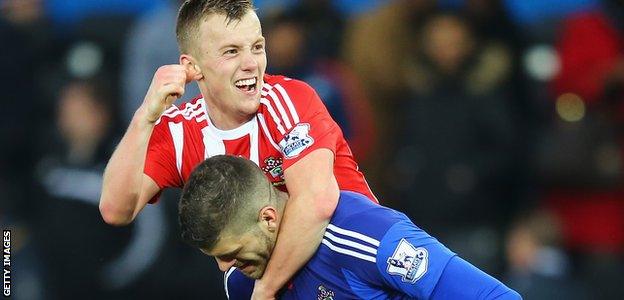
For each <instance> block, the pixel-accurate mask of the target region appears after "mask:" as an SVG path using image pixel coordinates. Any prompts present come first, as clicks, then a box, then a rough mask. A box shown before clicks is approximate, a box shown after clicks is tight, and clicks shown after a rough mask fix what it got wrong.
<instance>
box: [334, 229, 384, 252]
mask: <svg viewBox="0 0 624 300" xmlns="http://www.w3.org/2000/svg"><path fill="white" fill-rule="evenodd" d="M325 237H327V238H328V239H330V240H331V241H332V242H334V243H336V244H342V245H345V246H349V247H352V248H356V249H360V250H362V251H364V252H368V253H370V254H373V255H377V249H375V248H372V247H369V246H365V245H362V244H359V243H356V242H354V241H350V240H346V239H342V238H339V237H337V236H335V235H333V234H331V232H327V231H326V232H325Z"/></svg>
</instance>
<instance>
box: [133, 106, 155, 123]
mask: <svg viewBox="0 0 624 300" xmlns="http://www.w3.org/2000/svg"><path fill="white" fill-rule="evenodd" d="M158 118H159V117H156V118H154V116H150V114H149V113H148V111H147V108H146V107H145V106H144V105H141V106H139V108H138V109H137V110H136V111H135V112H134V116H133V117H132V119H133V122H134V123H136V124H137V125H139V126H149V127H151V126H154V125H155V124H156V121H158Z"/></svg>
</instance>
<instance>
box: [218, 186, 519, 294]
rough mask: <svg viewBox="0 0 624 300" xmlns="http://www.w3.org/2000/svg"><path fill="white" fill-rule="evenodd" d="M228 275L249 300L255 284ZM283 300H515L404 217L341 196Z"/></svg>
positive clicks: (232, 289)
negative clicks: (314, 249)
mask: <svg viewBox="0 0 624 300" xmlns="http://www.w3.org/2000/svg"><path fill="white" fill-rule="evenodd" d="M228 273H229V274H227V273H226V291H227V293H228V296H229V297H230V299H249V298H250V296H251V291H252V290H253V280H250V279H247V278H246V277H244V275H242V273H240V272H238V271H233V272H228ZM279 297H280V299H324V300H329V299H334V300H337V299H518V298H520V297H519V295H518V294H517V293H515V292H514V291H512V290H510V289H509V288H507V287H506V286H504V285H503V284H502V283H500V282H499V281H498V280H496V279H494V278H493V277H491V276H489V275H487V274H485V273H484V272H482V271H481V270H479V269H477V268H476V267H474V266H472V265H470V264H469V263H467V262H466V261H464V260H463V259H461V258H460V257H458V256H457V255H456V254H455V253H453V252H452V251H451V250H449V249H448V248H446V247H445V246H444V245H442V244H441V243H440V242H438V240H436V239H435V238H433V237H432V236H430V235H429V234H427V233H426V232H424V231H423V230H422V229H420V228H418V227H417V226H416V225H414V223H412V222H411V221H410V219H409V218H408V217H407V216H406V215H405V214H403V213H400V212H398V211H396V210H393V209H390V208H387V207H384V206H380V205H378V204H375V203H373V202H372V201H370V200H369V199H368V198H366V197H365V196H363V195H361V194H358V193H353V192H344V191H343V192H341V193H340V199H339V202H338V206H337V208H336V211H335V212H334V215H333V217H332V219H331V221H330V223H329V225H328V226H327V230H326V231H325V235H324V237H323V240H322V242H321V245H320V247H319V249H318V250H317V252H316V254H315V255H314V256H313V257H312V259H311V260H310V261H309V262H308V263H307V264H306V265H305V266H304V268H303V269H301V270H300V271H299V273H297V275H296V276H295V277H294V278H293V280H292V282H291V284H290V285H289V287H288V288H286V289H285V290H284V291H283V292H282V293H281V294H280V295H279Z"/></svg>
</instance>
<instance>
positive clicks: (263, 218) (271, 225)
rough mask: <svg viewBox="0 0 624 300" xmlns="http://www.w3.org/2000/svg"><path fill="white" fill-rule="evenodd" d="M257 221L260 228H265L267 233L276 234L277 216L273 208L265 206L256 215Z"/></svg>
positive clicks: (277, 226)
mask: <svg viewBox="0 0 624 300" xmlns="http://www.w3.org/2000/svg"><path fill="white" fill-rule="evenodd" d="M258 221H259V222H260V224H261V226H262V228H265V229H266V230H267V231H269V232H273V233H275V232H277V229H278V228H279V216H278V214H277V209H275V207H273V206H270V205H267V206H265V207H263V208H262V209H261V210H260V213H259V214H258Z"/></svg>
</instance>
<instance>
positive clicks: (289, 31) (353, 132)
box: [264, 2, 376, 163]
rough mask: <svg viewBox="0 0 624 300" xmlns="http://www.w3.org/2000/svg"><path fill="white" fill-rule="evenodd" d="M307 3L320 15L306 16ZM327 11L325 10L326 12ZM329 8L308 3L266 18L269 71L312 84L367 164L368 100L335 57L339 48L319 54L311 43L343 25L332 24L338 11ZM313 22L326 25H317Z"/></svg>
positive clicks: (372, 137)
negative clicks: (334, 54)
mask: <svg viewBox="0 0 624 300" xmlns="http://www.w3.org/2000/svg"><path fill="white" fill-rule="evenodd" d="M306 3H307V2H306ZM309 5H312V6H313V7H315V8H314V10H317V11H316V13H314V14H312V15H309V16H308V17H306V18H302V13H303V12H306V11H308V10H309V9H308V6H309ZM315 5H316V6H315ZM324 10H327V12H325V13H324V12H323V11H324ZM331 11H332V8H331V6H329V5H325V6H323V5H322V4H305V5H303V6H302V7H299V8H297V9H296V10H295V11H290V12H286V13H283V14H280V15H276V16H273V17H272V18H270V19H269V20H267V22H266V23H265V27H264V34H265V36H266V38H267V55H268V60H269V61H270V62H271V63H270V64H269V66H268V70H267V72H268V73H270V74H283V75H286V76H289V77H292V78H297V79H301V80H304V81H306V82H308V83H309V84H310V85H312V86H313V87H314V89H315V90H316V91H317V93H318V94H319V96H320V98H321V99H322V100H323V102H324V104H325V106H327V109H328V110H329V113H330V114H331V116H332V117H333V118H334V119H335V120H336V122H337V123H338V124H339V125H340V128H341V129H342V131H343V133H344V135H345V138H346V139H347V140H348V141H349V145H350V146H351V149H352V150H353V152H354V154H355V157H357V159H358V161H359V162H360V163H365V162H366V161H367V159H370V158H371V157H370V155H371V153H372V151H373V150H374V145H375V142H376V130H375V129H376V128H375V124H374V122H373V118H372V109H371V108H370V103H369V100H368V98H366V96H365V94H364V93H363V92H362V91H361V84H360V83H359V81H358V80H357V79H356V78H355V76H354V75H353V73H352V71H351V70H350V69H349V68H348V67H347V66H346V65H344V64H343V63H341V62H340V61H338V60H336V59H332V58H331V56H332V55H333V54H332V53H333V51H335V49H334V50H331V48H329V47H326V50H324V51H326V52H322V51H321V52H317V50H319V49H318V47H314V44H315V43H312V42H309V41H313V40H316V39H319V38H320V37H319V35H320V36H322V35H324V34H325V35H328V34H329V28H339V27H340V25H339V24H335V25H332V24H333V23H332V21H331V20H335V18H333V17H329V18H328V17H327V16H332V15H335V13H332V12H331ZM313 24H324V25H323V26H320V27H319V26H315V25H313ZM315 28H316V30H315ZM337 30H338V31H339V29H337ZM320 32H323V33H320Z"/></svg>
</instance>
